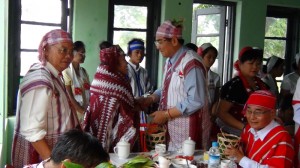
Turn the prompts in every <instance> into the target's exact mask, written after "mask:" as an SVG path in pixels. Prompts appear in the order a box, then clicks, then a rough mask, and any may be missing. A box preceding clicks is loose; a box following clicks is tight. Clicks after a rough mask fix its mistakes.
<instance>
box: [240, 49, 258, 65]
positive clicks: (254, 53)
mask: <svg viewBox="0 0 300 168" xmlns="http://www.w3.org/2000/svg"><path fill="white" fill-rule="evenodd" d="M239 60H240V62H241V63H244V62H246V61H252V60H259V61H262V60H263V50H262V49H258V48H255V49H251V50H247V51H245V52H244V53H243V56H242V57H240V59H239Z"/></svg>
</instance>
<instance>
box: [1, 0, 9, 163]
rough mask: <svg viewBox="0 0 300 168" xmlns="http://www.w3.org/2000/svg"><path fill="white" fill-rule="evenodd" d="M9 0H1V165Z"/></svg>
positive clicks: (4, 154)
mask: <svg viewBox="0 0 300 168" xmlns="http://www.w3.org/2000/svg"><path fill="white" fill-rule="evenodd" d="M7 18H8V0H0V25H1V26H0V37H1V38H0V167H4V164H5V163H6V162H5V160H6V158H7V155H6V153H5V152H6V151H7V145H6V142H7V140H6V139H5V137H7V136H6V133H7V132H6V130H5V128H6V124H5V118H6V115H7V110H6V109H7V89H6V88H7V76H8V75H7V34H8V31H7V30H8V29H7V26H8V20H7Z"/></svg>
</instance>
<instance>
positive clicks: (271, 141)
mask: <svg viewBox="0 0 300 168" xmlns="http://www.w3.org/2000/svg"><path fill="white" fill-rule="evenodd" d="M275 105H276V97H275V96H274V95H272V93H271V92H270V91H265V90H259V91H255V92H254V93H252V94H251V95H250V97H249V98H248V100H247V102H246V105H245V113H246V117H247V120H248V125H246V127H245V129H244V130H243V133H242V135H241V139H242V144H243V151H242V149H235V148H228V149H226V150H225V154H226V155H228V156H231V157H236V161H237V163H239V165H240V166H241V167H244V168H257V167H259V168H268V167H271V168H272V167H276V168H281V167H282V168H287V167H293V157H294V154H295V151H294V148H293V145H292V138H291V137H290V135H289V133H288V132H287V131H286V130H284V128H283V127H282V126H281V125H279V124H278V123H277V122H276V121H275V120H274V119H275V116H276V111H275ZM244 152H245V153H244Z"/></svg>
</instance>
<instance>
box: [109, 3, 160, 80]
mask: <svg viewBox="0 0 300 168" xmlns="http://www.w3.org/2000/svg"><path fill="white" fill-rule="evenodd" d="M109 2H110V7H109V16H110V18H109V31H110V32H109V33H108V40H109V41H111V42H112V43H114V44H119V45H120V47H121V48H122V49H123V50H124V52H125V53H127V43H128V42H129V41H130V40H131V39H132V38H141V39H142V40H144V41H145V47H146V51H145V58H144V60H143V62H142V63H141V66H143V67H144V68H146V69H147V70H148V73H149V76H150V78H151V83H152V84H154V85H155V84H156V83H157V73H158V72H157V69H158V67H157V64H158V63H157V62H158V51H156V49H155V46H154V40H155V39H154V36H153V34H155V30H156V28H157V27H158V25H159V23H160V20H159V19H158V18H159V14H160V1H159V0H153V1H147V0H139V1H135V0H127V1H123V0H111V1H109ZM154 6H155V7H154Z"/></svg>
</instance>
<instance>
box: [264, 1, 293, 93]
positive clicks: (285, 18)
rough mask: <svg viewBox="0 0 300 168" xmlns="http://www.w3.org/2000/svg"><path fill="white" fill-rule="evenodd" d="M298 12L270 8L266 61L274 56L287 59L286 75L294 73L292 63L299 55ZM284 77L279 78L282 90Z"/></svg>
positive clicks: (288, 9)
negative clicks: (297, 54)
mask: <svg viewBox="0 0 300 168" xmlns="http://www.w3.org/2000/svg"><path fill="white" fill-rule="evenodd" d="M298 12H299V11H298ZM296 13H297V10H296V9H292V8H282V7H272V6H269V7H268V11H267V17H266V26H265V43H264V59H267V58H269V57H271V56H272V55H275V56H278V57H280V58H283V59H285V74H288V73H290V72H292V71H293V69H292V63H293V62H294V57H295V54H296V53H297V47H296V46H298V43H299V42H298V41H297V40H296V39H295V37H297V35H298V34H299V32H298V31H297V30H296V27H297V26H299V23H298V19H299V18H297V15H296ZM282 79H283V76H281V77H280V78H277V80H276V81H277V86H278V88H280V85H281V82H282Z"/></svg>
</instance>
